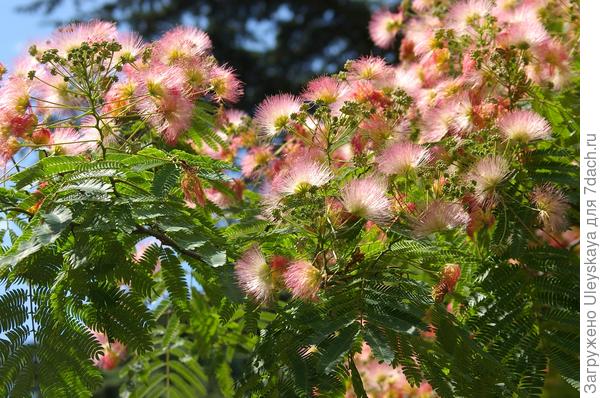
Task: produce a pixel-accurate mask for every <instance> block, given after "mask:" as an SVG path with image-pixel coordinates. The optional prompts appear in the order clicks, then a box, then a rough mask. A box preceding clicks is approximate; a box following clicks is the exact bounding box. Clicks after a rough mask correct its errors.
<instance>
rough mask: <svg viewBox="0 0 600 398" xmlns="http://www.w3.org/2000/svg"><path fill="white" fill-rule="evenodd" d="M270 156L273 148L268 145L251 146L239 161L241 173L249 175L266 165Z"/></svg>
mask: <svg viewBox="0 0 600 398" xmlns="http://www.w3.org/2000/svg"><path fill="white" fill-rule="evenodd" d="M272 158H273V150H272V148H271V147H270V146H258V147H254V148H251V149H250V150H249V151H248V154H246V156H244V158H243V159H242V161H241V168H242V175H244V176H245V177H250V176H251V175H252V174H253V173H254V171H255V170H256V169H257V168H259V167H261V166H266V165H267V163H269V161H270V160H271V159H272Z"/></svg>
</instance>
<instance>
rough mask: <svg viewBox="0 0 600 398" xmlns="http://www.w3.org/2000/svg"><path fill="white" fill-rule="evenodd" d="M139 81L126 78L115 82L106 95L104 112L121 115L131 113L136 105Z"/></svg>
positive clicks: (115, 115)
mask: <svg viewBox="0 0 600 398" xmlns="http://www.w3.org/2000/svg"><path fill="white" fill-rule="evenodd" d="M137 87H138V82H137V81H136V80H133V79H129V78H125V79H122V80H119V81H118V82H116V83H114V84H113V85H112V86H111V87H110V89H109V90H108V91H107V93H106V95H105V96H104V105H103V107H102V113H103V114H107V115H110V116H112V117H119V116H123V115H125V114H127V113H129V112H130V111H131V110H132V109H133V107H134V101H135V98H134V96H135V93H136V89H137Z"/></svg>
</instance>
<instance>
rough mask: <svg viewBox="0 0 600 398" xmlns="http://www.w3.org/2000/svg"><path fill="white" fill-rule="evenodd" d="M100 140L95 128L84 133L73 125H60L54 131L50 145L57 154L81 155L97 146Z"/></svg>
mask: <svg viewBox="0 0 600 398" xmlns="http://www.w3.org/2000/svg"><path fill="white" fill-rule="evenodd" d="M99 141H100V134H99V133H98V132H97V131H96V130H94V129H89V130H87V132H86V134H85V135H84V134H82V133H81V132H79V131H77V130H75V129H74V128H71V127H59V128H55V129H54V131H52V137H51V140H50V143H49V145H48V146H49V147H50V148H52V149H53V150H54V153H57V154H65V155H79V154H82V153H85V152H88V151H91V150H93V149H95V148H97V146H98V142H99Z"/></svg>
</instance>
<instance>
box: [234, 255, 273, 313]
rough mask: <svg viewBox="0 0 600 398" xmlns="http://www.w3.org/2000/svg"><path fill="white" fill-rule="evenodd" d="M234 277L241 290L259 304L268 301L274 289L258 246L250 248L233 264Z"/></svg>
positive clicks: (270, 273) (267, 265)
mask: <svg viewBox="0 0 600 398" xmlns="http://www.w3.org/2000/svg"><path fill="white" fill-rule="evenodd" d="M234 272H235V276H236V278H237V281H238V284H239V285H240V287H241V289H242V290H243V291H244V292H245V293H246V294H248V295H250V296H252V297H253V298H254V299H256V300H257V301H260V302H266V301H269V300H270V299H271V297H272V295H273V290H274V288H275V279H274V276H273V273H272V271H271V267H270V266H269V264H268V263H267V261H266V260H265V257H264V256H263V254H262V253H261V251H260V249H259V248H258V246H252V247H251V248H250V249H248V250H247V251H246V252H245V253H244V254H243V255H242V257H240V259H239V260H238V261H237V262H236V263H235V269H234Z"/></svg>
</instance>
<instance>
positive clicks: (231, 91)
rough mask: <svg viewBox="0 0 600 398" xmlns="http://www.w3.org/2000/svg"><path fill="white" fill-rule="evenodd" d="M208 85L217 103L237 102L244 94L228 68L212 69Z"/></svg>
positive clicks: (240, 84) (240, 85)
mask: <svg viewBox="0 0 600 398" xmlns="http://www.w3.org/2000/svg"><path fill="white" fill-rule="evenodd" d="M209 83H210V87H211V89H212V92H213V95H214V97H215V98H216V99H217V100H219V101H227V102H237V101H238V100H239V99H240V97H241V96H242V94H243V93H244V90H243V89H242V82H241V81H240V80H239V79H238V78H237V76H236V75H235V72H234V71H233V68H230V67H226V66H215V67H213V68H212V69H211V73H210V78H209Z"/></svg>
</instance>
